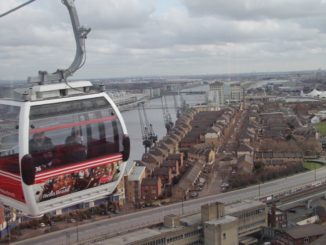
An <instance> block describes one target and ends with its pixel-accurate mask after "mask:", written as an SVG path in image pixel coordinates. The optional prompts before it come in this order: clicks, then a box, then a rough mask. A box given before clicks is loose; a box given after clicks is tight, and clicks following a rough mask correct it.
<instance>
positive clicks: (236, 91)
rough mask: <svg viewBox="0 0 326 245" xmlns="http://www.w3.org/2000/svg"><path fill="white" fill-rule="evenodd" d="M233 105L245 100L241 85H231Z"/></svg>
mask: <svg viewBox="0 0 326 245" xmlns="http://www.w3.org/2000/svg"><path fill="white" fill-rule="evenodd" d="M230 89H231V98H230V102H231V103H240V102H243V100H244V89H243V88H242V87H241V85H240V84H239V83H234V84H231V86H230Z"/></svg>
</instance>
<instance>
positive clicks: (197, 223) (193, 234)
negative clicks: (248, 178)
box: [97, 201, 267, 245]
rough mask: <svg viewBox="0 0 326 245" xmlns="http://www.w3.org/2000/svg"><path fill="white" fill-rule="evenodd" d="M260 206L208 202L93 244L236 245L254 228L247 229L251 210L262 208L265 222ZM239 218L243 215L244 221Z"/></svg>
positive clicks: (252, 202) (253, 224) (252, 220)
mask: <svg viewBox="0 0 326 245" xmlns="http://www.w3.org/2000/svg"><path fill="white" fill-rule="evenodd" d="M262 207H263V208H266V205H265V204H264V203H261V202H258V201H246V202H239V203H237V204H235V205H233V206H232V205H231V206H226V207H224V204H223V203H220V202H214V203H209V204H205V205H203V206H202V207H201V212H200V213H197V214H194V215H190V216H186V217H178V216H177V215H167V216H165V217H164V223H163V224H162V225H160V226H156V227H154V228H152V229H143V230H140V231H135V232H131V233H128V234H126V235H122V236H119V237H115V238H112V239H109V240H106V241H103V243H97V244H99V245H100V244H103V245H104V244H117V245H119V244H124V245H152V244H159V245H165V244H171V245H189V244H191V245H197V244H198V245H199V244H205V245H237V244H239V242H241V240H248V236H247V235H248V234H252V233H254V232H256V231H258V229H256V228H255V229H251V228H252V227H254V226H255V223H257V220H256V219H254V218H252V217H250V214H251V213H252V212H253V211H255V210H263V211H262V212H261V214H262V215H264V217H265V216H266V224H267V213H265V209H261V208H262ZM230 212H235V213H230ZM242 217H246V218H245V219H246V221H244V220H243V218H242ZM258 226H259V227H261V228H262V227H263V226H261V225H258ZM258 226H257V227H258ZM249 229H251V231H250V232H249ZM244 230H247V232H246V233H243V234H241V232H240V231H244ZM251 240H253V239H251Z"/></svg>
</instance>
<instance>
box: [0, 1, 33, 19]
mask: <svg viewBox="0 0 326 245" xmlns="http://www.w3.org/2000/svg"><path fill="white" fill-rule="evenodd" d="M34 1H36V0H29V1H27V2H25V3H23V4H21V5H18V6H17V7H15V8H13V9H10V10H8V11H7V12H4V13H3V14H0V18H2V17H5V16H6V15H8V14H11V13H12V12H15V11H17V10H18V9H20V8H22V7H25V6H26V5H28V4H30V3H32V2H34Z"/></svg>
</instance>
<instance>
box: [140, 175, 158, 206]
mask: <svg viewBox="0 0 326 245" xmlns="http://www.w3.org/2000/svg"><path fill="white" fill-rule="evenodd" d="M161 195H162V181H161V178H158V177H152V178H145V179H143V181H142V183H141V198H142V199H143V200H155V199H158V198H159V197H160V196H161Z"/></svg>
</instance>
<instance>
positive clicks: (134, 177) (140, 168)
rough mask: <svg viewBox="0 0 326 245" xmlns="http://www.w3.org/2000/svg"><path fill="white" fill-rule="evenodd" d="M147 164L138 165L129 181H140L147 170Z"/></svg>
mask: <svg viewBox="0 0 326 245" xmlns="http://www.w3.org/2000/svg"><path fill="white" fill-rule="evenodd" d="M145 169H146V167H145V166H136V167H134V169H133V171H132V172H131V174H130V175H129V177H128V180H129V181H139V180H140V177H141V176H142V175H143V173H144V172H145Z"/></svg>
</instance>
